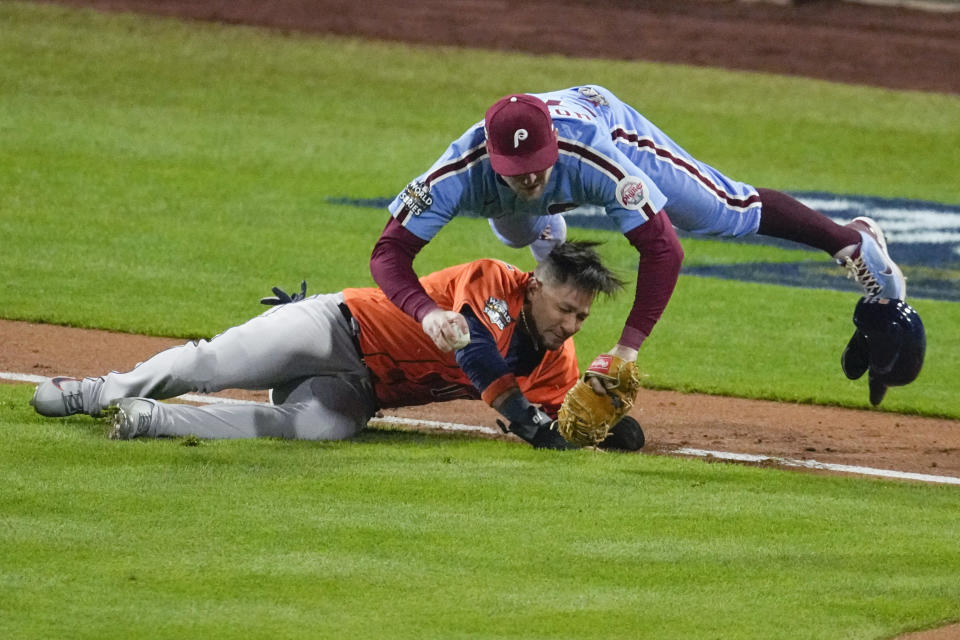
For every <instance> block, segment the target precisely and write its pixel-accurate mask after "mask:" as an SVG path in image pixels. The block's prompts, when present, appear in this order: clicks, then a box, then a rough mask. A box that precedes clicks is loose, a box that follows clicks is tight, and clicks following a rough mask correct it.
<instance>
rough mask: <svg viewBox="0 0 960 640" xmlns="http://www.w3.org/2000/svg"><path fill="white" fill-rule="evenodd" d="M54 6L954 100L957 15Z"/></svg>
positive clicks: (596, 5) (503, 4)
mask: <svg viewBox="0 0 960 640" xmlns="http://www.w3.org/2000/svg"><path fill="white" fill-rule="evenodd" d="M48 1H49V0H48ZM56 1H57V2H59V3H60V4H68V5H75V6H89V7H96V8H98V9H103V10H113V11H140V12H145V13H153V14H159V15H167V16H178V17H188V18H194V19H198V20H212V21H219V22H227V23H240V24H256V25H263V26H269V27H275V28H278V29H283V30H287V31H308V32H317V33H332V34H338V35H346V36H356V37H370V38H378V39H384V40H398V41H406V42H416V43H423V44H444V45H454V46H466V47H475V48H487V49H502V50H514V51H527V52H530V53H538V54H562V55H569V56H576V57H591V58H610V59H633V60H652V61H659V62H676V63H686V64H693V65H699V66H715V67H726V68H730V69H743V70H749V71H767V72H771V73H784V74H792V75H800V76H809V77H812V78H822V79H825V80H834V81H838V82H850V83H858V84H868V85H875V86H878V87H889V88H893V89H915V90H919V91H938V92H946V93H960V73H957V71H956V70H957V68H958V62H960V12H954V13H935V12H924V11H917V10H909V9H902V8H896V7H877V6H867V5H862V4H852V3H849V2H839V1H837V0H832V1H831V0H820V1H809V0H807V1H803V2H799V3H798V4H797V5H796V6H779V5H776V4H771V3H764V2H730V1H723V0H713V1H705V0H700V1H698V0H606V1H605V2H592V1H590V0H523V1H520V2H509V1H508V0H459V1H458V2H447V1H446V0H398V1H396V2H383V1H377V2H349V1H347V0H271V1H270V2H262V1H261V0H56ZM491 73H495V71H493V70H491Z"/></svg>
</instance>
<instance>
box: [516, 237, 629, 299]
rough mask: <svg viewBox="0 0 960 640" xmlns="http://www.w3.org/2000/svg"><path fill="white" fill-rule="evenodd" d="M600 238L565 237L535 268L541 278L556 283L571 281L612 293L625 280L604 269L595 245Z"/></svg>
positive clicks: (587, 289) (582, 287)
mask: <svg viewBox="0 0 960 640" xmlns="http://www.w3.org/2000/svg"><path fill="white" fill-rule="evenodd" d="M601 244H603V243H601V242H591V241H587V240H579V241H578V240H568V241H567V242H564V243H563V244H559V245H557V246H556V247H554V248H553V251H551V252H550V254H549V255H548V256H547V257H546V258H545V259H544V260H543V261H542V262H541V263H540V264H538V265H537V268H536V269H535V270H534V275H536V277H537V278H538V279H539V280H541V281H546V282H550V283H556V284H566V283H567V282H572V283H573V284H574V285H575V286H577V287H579V288H580V289H583V290H584V291H592V292H594V293H598V292H599V293H603V294H605V295H608V296H609V295H613V294H614V293H616V292H618V291H620V289H622V288H623V285H624V281H623V280H621V279H620V278H618V277H617V276H616V275H614V273H613V272H612V271H610V270H609V269H607V267H606V266H605V265H604V264H603V261H601V260H600V256H599V254H597V252H596V251H594V249H593V248H594V247H596V246H599V245H601Z"/></svg>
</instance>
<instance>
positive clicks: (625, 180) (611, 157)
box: [389, 85, 760, 240]
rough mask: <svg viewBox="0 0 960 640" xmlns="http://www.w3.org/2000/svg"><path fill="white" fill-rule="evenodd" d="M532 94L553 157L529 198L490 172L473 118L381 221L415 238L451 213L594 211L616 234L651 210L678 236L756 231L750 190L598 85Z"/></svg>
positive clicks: (431, 232)
mask: <svg viewBox="0 0 960 640" xmlns="http://www.w3.org/2000/svg"><path fill="white" fill-rule="evenodd" d="M532 95H535V96H537V97H539V98H540V99H541V100H543V101H544V102H545V103H546V104H547V108H548V109H549V111H550V115H551V118H552V119H553V123H554V126H555V127H556V129H557V132H558V135H559V151H560V153H559V158H558V160H557V163H556V164H555V165H554V168H553V172H552V174H551V176H550V179H549V181H548V183H547V185H546V188H545V189H544V192H543V194H542V195H541V196H540V197H539V198H537V199H535V200H531V201H526V200H523V199H521V198H518V197H517V196H516V195H515V194H514V193H513V191H512V190H511V189H510V188H509V187H508V186H507V185H506V184H505V183H504V182H503V180H502V179H500V178H499V176H498V175H497V174H496V173H495V172H494V171H493V169H492V168H491V167H490V159H489V156H488V155H487V150H486V136H485V133H484V123H483V121H481V122H478V123H477V124H475V125H474V126H472V127H471V128H470V129H468V130H467V131H466V132H465V133H464V134H463V135H462V136H461V137H460V138H459V139H457V140H456V141H454V142H453V143H452V144H451V145H450V147H449V148H448V149H447V150H446V152H445V153H444V154H443V155H442V156H441V157H440V159H439V160H437V162H436V163H434V165H433V166H432V167H430V169H429V170H428V171H427V172H426V173H424V174H422V175H421V176H419V177H418V178H417V179H416V180H414V181H413V182H411V183H410V184H409V185H407V187H406V188H405V189H404V190H403V191H402V192H401V193H400V194H399V195H398V196H397V197H396V198H395V199H394V200H393V202H391V203H390V205H389V210H390V213H391V215H393V216H394V218H396V220H397V221H398V222H399V223H400V224H402V225H403V226H404V227H406V228H407V230H409V231H410V232H412V233H413V234H414V235H416V236H417V237H419V238H421V239H423V240H431V239H432V238H433V237H434V236H435V235H436V234H437V232H438V231H439V230H440V229H441V228H442V227H443V226H444V225H445V224H446V223H447V222H449V221H450V220H452V219H453V218H454V217H455V216H457V215H471V216H480V217H485V218H493V219H498V218H503V217H507V216H545V215H552V214H557V213H563V212H564V211H569V210H571V209H574V208H576V207H578V206H581V205H596V206H599V207H602V208H603V209H604V210H605V211H606V213H607V215H609V216H611V217H612V218H613V219H614V221H615V222H616V224H617V227H618V228H619V229H620V231H621V232H622V233H627V232H628V231H630V230H631V229H634V228H636V227H637V226H639V225H641V224H643V223H644V222H646V220H647V219H649V217H650V216H652V215H655V214H656V213H657V212H658V211H660V210H661V209H666V210H667V212H668V214H669V215H670V220H671V222H672V223H673V224H674V225H676V226H677V227H679V228H681V229H685V230H688V231H693V232H698V233H711V234H720V235H732V236H740V235H745V234H748V233H754V232H756V229H757V226H758V224H759V219H760V198H759V196H758V195H757V191H756V189H754V188H753V187H752V186H750V185H747V184H744V183H741V182H736V181H733V180H731V179H729V178H727V177H726V176H724V175H723V174H721V173H720V172H718V171H716V170H715V169H713V168H712V167H710V166H708V165H706V164H704V163H701V162H699V161H698V160H696V159H695V158H693V157H692V156H690V154H688V153H687V152H686V151H684V150H683V149H682V148H681V147H680V146H679V145H677V144H676V143H674V142H673V141H672V140H670V138H668V137H667V136H666V135H665V134H664V133H663V132H662V131H660V130H659V129H658V128H657V127H656V126H654V125H653V124H652V123H651V122H650V121H649V120H647V119H646V118H644V117H643V116H642V115H640V114H639V113H638V112H637V111H636V110H634V109H633V108H632V107H630V106H629V105H627V104H625V103H623V102H622V101H620V100H619V99H618V98H617V97H616V96H614V95H613V94H612V93H610V92H609V91H607V90H606V89H604V88H603V87H599V86H596V85H589V86H583V87H572V88H570V89H564V90H561V91H554V92H550V93H539V94H532Z"/></svg>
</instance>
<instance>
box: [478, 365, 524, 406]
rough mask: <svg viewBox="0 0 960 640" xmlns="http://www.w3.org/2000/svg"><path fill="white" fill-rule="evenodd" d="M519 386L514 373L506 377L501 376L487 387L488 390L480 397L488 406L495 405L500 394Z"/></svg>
mask: <svg viewBox="0 0 960 640" xmlns="http://www.w3.org/2000/svg"><path fill="white" fill-rule="evenodd" d="M516 386H517V378H516V376H515V375H513V374H512V373H508V374H506V375H504V376H501V377H499V378H497V379H496V380H494V381H493V382H491V383H490V384H489V385H487V388H486V389H484V390H483V391H482V392H481V394H480V397H481V398H482V399H483V401H484V402H486V403H487V404H488V405H491V406H492V405H493V401H494V400H496V399H497V398H498V397H499V396H500V394H502V393H503V392H504V391H506V390H507V389H511V388H513V387H516Z"/></svg>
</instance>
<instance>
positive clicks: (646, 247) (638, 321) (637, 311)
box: [619, 211, 683, 349]
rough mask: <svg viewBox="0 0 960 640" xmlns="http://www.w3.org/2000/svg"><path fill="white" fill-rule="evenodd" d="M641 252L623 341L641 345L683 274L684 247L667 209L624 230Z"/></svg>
mask: <svg viewBox="0 0 960 640" xmlns="http://www.w3.org/2000/svg"><path fill="white" fill-rule="evenodd" d="M624 235H625V236H626V238H627V240H629V241H630V244H632V245H633V246H634V247H636V249H637V251H638V252H639V253H640V265H639V267H638V268H637V293H636V297H634V299H633V309H631V310H630V315H629V316H627V322H626V326H624V328H623V333H622V334H620V341H619V344H622V345H624V346H626V347H630V348H632V349H639V348H640V345H641V343H643V341H644V340H645V339H646V337H647V336H649V335H650V332H651V331H653V325H655V324H656V323H657V320H659V319H660V316H661V315H662V314H663V310H664V309H665V308H666V306H667V303H668V302H669V301H670V296H671V295H673V289H674V287H676V285H677V278H678V277H679V275H680V264H681V263H682V262H683V248H682V247H681V246H680V240H679V239H678V238H677V234H676V232H675V231H674V230H673V225H671V224H670V218H668V217H667V212H666V211H661V212H660V213H658V214H657V215H655V216H653V217H652V218H650V219H649V220H647V222H645V223H644V224H642V225H640V226H639V227H636V228H635V229H632V230H630V231H628V232H627V233H625V234H624Z"/></svg>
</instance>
